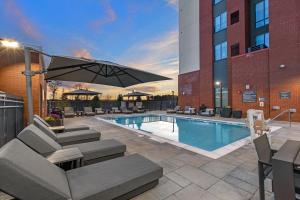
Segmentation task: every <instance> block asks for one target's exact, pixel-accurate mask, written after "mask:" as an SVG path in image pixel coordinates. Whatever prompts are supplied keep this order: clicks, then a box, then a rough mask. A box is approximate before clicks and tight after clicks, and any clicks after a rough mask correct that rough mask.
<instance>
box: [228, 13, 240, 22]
mask: <svg viewBox="0 0 300 200" xmlns="http://www.w3.org/2000/svg"><path fill="white" fill-rule="evenodd" d="M239 21H240V12H239V11H235V12H234V13H231V16H230V22H231V25H232V24H235V23H238V22H239Z"/></svg>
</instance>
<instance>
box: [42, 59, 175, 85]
mask: <svg viewBox="0 0 300 200" xmlns="http://www.w3.org/2000/svg"><path fill="white" fill-rule="evenodd" d="M46 80H60V81H74V82H84V83H93V84H101V85H109V86H116V87H128V86H132V85H136V84H140V83H147V82H153V81H162V80H170V78H167V77H164V76H160V75H156V74H152V73H149V72H145V71H142V70H138V69H134V68H130V67H127V66H124V65H120V64H117V63H113V62H109V61H102V60H91V59H85V58H75V57H63V56H52V58H51V62H50V64H49V67H48V68H47V74H46Z"/></svg>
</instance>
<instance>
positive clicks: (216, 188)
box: [208, 181, 252, 200]
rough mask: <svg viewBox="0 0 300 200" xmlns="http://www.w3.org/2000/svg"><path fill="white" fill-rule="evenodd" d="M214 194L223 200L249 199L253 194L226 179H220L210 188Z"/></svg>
mask: <svg viewBox="0 0 300 200" xmlns="http://www.w3.org/2000/svg"><path fill="white" fill-rule="evenodd" d="M208 191H209V192H210V193H212V194H213V195H214V196H216V197H218V198H219V199H222V200H248V199H250V198H251V196H252V195H251V194H250V193H248V192H246V191H244V190H241V189H239V188H236V187H234V186H232V185H230V184H228V183H226V182H224V181H219V182H218V183H216V184H215V185H213V186H212V187H211V188H209V190H208Z"/></svg>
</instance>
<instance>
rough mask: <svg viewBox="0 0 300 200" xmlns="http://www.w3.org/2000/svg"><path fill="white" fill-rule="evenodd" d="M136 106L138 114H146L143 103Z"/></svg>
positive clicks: (137, 103)
mask: <svg viewBox="0 0 300 200" xmlns="http://www.w3.org/2000/svg"><path fill="white" fill-rule="evenodd" d="M135 105H136V107H137V112H138V113H144V112H146V110H145V109H144V108H143V102H136V103H135Z"/></svg>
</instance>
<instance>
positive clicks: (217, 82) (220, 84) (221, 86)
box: [216, 81, 223, 109]
mask: <svg viewBox="0 0 300 200" xmlns="http://www.w3.org/2000/svg"><path fill="white" fill-rule="evenodd" d="M216 85H217V86H219V87H220V109H222V107H223V106H222V101H223V93H222V88H223V85H222V82H221V81H216Z"/></svg>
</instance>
